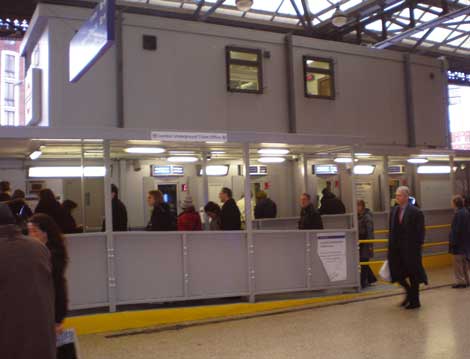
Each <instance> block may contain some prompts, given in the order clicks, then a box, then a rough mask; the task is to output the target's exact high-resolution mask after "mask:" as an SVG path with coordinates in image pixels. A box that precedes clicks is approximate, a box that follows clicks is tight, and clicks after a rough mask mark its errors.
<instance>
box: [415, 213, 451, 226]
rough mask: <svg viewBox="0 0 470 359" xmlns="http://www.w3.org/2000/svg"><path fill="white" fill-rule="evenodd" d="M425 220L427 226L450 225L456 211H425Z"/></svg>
mask: <svg viewBox="0 0 470 359" xmlns="http://www.w3.org/2000/svg"><path fill="white" fill-rule="evenodd" d="M423 213H424V220H425V222H426V225H427V226H433V225H440V224H450V223H451V222H452V216H453V214H454V211H453V210H452V209H431V210H424V211H423Z"/></svg>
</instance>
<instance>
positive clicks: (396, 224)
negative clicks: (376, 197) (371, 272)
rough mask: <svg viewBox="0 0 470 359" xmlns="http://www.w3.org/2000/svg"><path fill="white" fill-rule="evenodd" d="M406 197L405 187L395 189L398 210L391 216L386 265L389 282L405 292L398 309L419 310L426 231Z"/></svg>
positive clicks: (418, 210) (423, 272) (407, 193)
mask: <svg viewBox="0 0 470 359" xmlns="http://www.w3.org/2000/svg"><path fill="white" fill-rule="evenodd" d="M409 196H410V190H409V188H408V187H405V186H402V187H398V189H397V191H396V195H395V199H396V201H397V206H395V207H394V208H393V209H392V212H391V213H390V227H389V228H390V233H389V242H388V263H389V266H390V274H391V276H392V282H398V283H400V285H401V286H402V287H403V288H404V289H405V291H406V298H405V300H404V301H403V302H402V303H401V305H402V306H404V307H406V309H416V308H419V307H420V306H421V303H420V301H419V284H420V283H426V284H427V276H426V272H425V271H424V267H423V264H422V255H421V251H422V246H423V242H424V234H425V229H424V215H423V212H421V210H420V209H419V208H417V207H415V206H412V205H410V204H409V203H408V198H409Z"/></svg>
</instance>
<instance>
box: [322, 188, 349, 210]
mask: <svg viewBox="0 0 470 359" xmlns="http://www.w3.org/2000/svg"><path fill="white" fill-rule="evenodd" d="M322 194H323V197H322V199H321V201H320V203H321V206H320V214H321V215H324V214H343V213H346V207H345V206H344V203H343V202H342V201H341V200H340V199H339V198H338V197H336V195H335V194H334V193H333V192H331V191H330V190H328V188H325V189H323V191H322Z"/></svg>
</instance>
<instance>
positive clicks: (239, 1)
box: [235, 0, 253, 11]
mask: <svg viewBox="0 0 470 359" xmlns="http://www.w3.org/2000/svg"><path fill="white" fill-rule="evenodd" d="M235 5H236V6H237V9H238V10H240V11H248V10H250V9H251V7H252V6H253V0H235Z"/></svg>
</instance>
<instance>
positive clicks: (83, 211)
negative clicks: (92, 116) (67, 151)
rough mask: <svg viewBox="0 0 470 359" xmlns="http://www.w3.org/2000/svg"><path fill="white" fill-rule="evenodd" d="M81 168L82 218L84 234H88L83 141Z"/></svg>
mask: <svg viewBox="0 0 470 359" xmlns="http://www.w3.org/2000/svg"><path fill="white" fill-rule="evenodd" d="M80 152H81V153H80V166H81V167H82V175H81V176H80V195H81V202H82V205H81V208H80V209H81V216H82V225H83V232H86V230H87V226H86V203H85V177H84V175H83V173H84V171H85V149H84V148H83V140H81V151H80Z"/></svg>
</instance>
